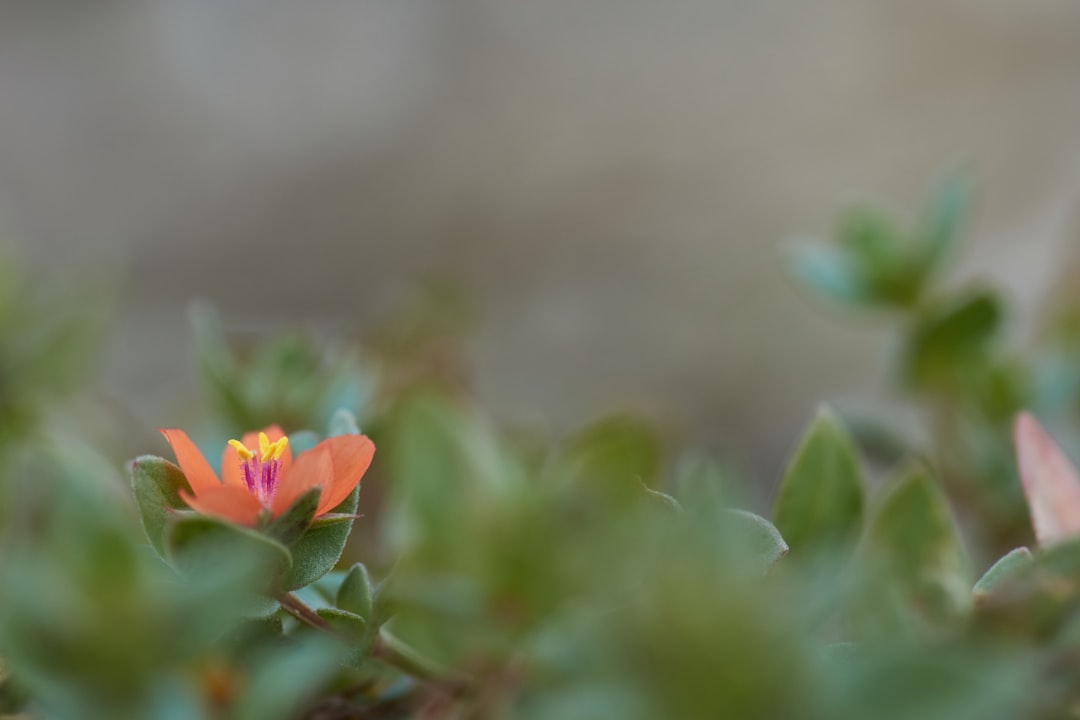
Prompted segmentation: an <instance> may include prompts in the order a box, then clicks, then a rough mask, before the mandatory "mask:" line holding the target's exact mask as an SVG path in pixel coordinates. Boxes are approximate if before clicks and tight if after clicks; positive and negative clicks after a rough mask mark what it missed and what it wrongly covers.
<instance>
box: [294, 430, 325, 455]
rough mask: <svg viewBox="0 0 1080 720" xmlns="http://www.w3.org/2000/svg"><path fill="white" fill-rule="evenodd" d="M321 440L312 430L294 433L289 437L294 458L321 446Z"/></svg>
mask: <svg viewBox="0 0 1080 720" xmlns="http://www.w3.org/2000/svg"><path fill="white" fill-rule="evenodd" d="M320 439H321V438H320V437H319V436H318V435H317V434H315V433H313V432H311V431H310V430H301V431H300V432H295V433H293V434H292V435H290V436H289V448H290V449H291V450H292V454H293V457H296V456H297V455H299V454H300V453H303V452H307V451H308V450H310V449H311V448H313V447H315V446H316V445H318V444H319V440H320Z"/></svg>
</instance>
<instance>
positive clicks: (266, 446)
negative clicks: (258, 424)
mask: <svg viewBox="0 0 1080 720" xmlns="http://www.w3.org/2000/svg"><path fill="white" fill-rule="evenodd" d="M271 452H272V450H271V445H270V438H268V437H266V433H264V432H261V433H259V458H260V459H261V460H262V461H263V462H269V461H270V453H271Z"/></svg>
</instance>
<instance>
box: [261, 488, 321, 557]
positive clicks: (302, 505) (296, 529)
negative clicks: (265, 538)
mask: <svg viewBox="0 0 1080 720" xmlns="http://www.w3.org/2000/svg"><path fill="white" fill-rule="evenodd" d="M321 495H322V488H318V487H315V488H312V489H310V490H308V491H307V492H306V493H304V494H303V495H301V496H300V497H299V498H298V499H297V500H296V502H294V503H293V504H292V505H291V506H290V507H289V508H288V509H287V510H286V511H285V512H284V513H282V514H281V515H280V516H279V517H278V518H277V519H276V520H274V521H273V522H272V523H270V526H269V527H268V528H267V529H266V531H267V533H268V534H269V535H270V536H271V537H272V538H274V539H275V540H277V541H278V542H280V543H281V544H282V545H285V546H286V547H288V546H290V545H292V544H293V543H294V542H296V541H297V540H299V539H300V538H301V537H303V535H304V533H305V532H307V530H308V528H310V527H311V522H312V519H313V518H314V517H315V511H316V510H317V509H318V507H319V497H320V496H321Z"/></svg>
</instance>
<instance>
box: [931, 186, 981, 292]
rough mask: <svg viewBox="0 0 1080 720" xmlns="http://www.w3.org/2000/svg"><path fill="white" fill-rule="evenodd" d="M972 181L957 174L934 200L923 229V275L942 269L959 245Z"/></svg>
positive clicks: (941, 188)
mask: <svg viewBox="0 0 1080 720" xmlns="http://www.w3.org/2000/svg"><path fill="white" fill-rule="evenodd" d="M971 196H972V184H971V181H970V178H968V177H967V176H966V175H963V174H961V173H953V174H951V175H949V176H948V177H946V178H945V180H944V181H943V182H942V183H941V185H940V186H939V187H938V188H937V190H936V192H935V193H934V195H933V196H932V198H931V200H930V203H929V206H928V208H927V216H926V220H925V222H924V229H923V238H924V240H923V243H924V244H923V248H922V255H923V272H924V273H925V274H927V275H929V274H931V273H933V271H935V270H936V269H938V268H939V267H940V266H941V265H942V263H943V261H944V260H945V259H946V257H947V256H948V254H949V252H950V251H951V250H952V249H953V247H954V246H955V245H956V241H957V240H958V239H959V237H960V229H961V225H962V224H963V221H964V219H965V216H966V215H967V211H968V207H969V206H970V204H971Z"/></svg>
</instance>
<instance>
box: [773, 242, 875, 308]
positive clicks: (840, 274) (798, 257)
mask: <svg viewBox="0 0 1080 720" xmlns="http://www.w3.org/2000/svg"><path fill="white" fill-rule="evenodd" d="M790 264H791V274H792V275H794V276H795V278H796V279H797V280H798V281H799V282H801V283H802V284H803V285H806V286H807V287H809V288H811V289H812V290H815V291H816V292H818V293H820V294H821V295H824V296H825V297H826V298H829V299H830V300H833V301H836V302H839V303H842V304H846V305H854V304H858V303H861V302H864V301H866V300H868V299H869V298H868V294H867V292H866V288H865V287H864V286H863V284H862V281H861V280H860V279H859V277H858V274H857V272H856V269H855V267H854V264H853V263H852V262H851V258H850V257H849V256H848V254H847V253H846V252H844V251H843V250H838V249H836V248H832V247H827V246H825V245H822V244H820V243H817V242H814V241H804V242H801V243H799V244H798V245H796V246H795V248H794V250H793V251H792V252H791V261H790Z"/></svg>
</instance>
